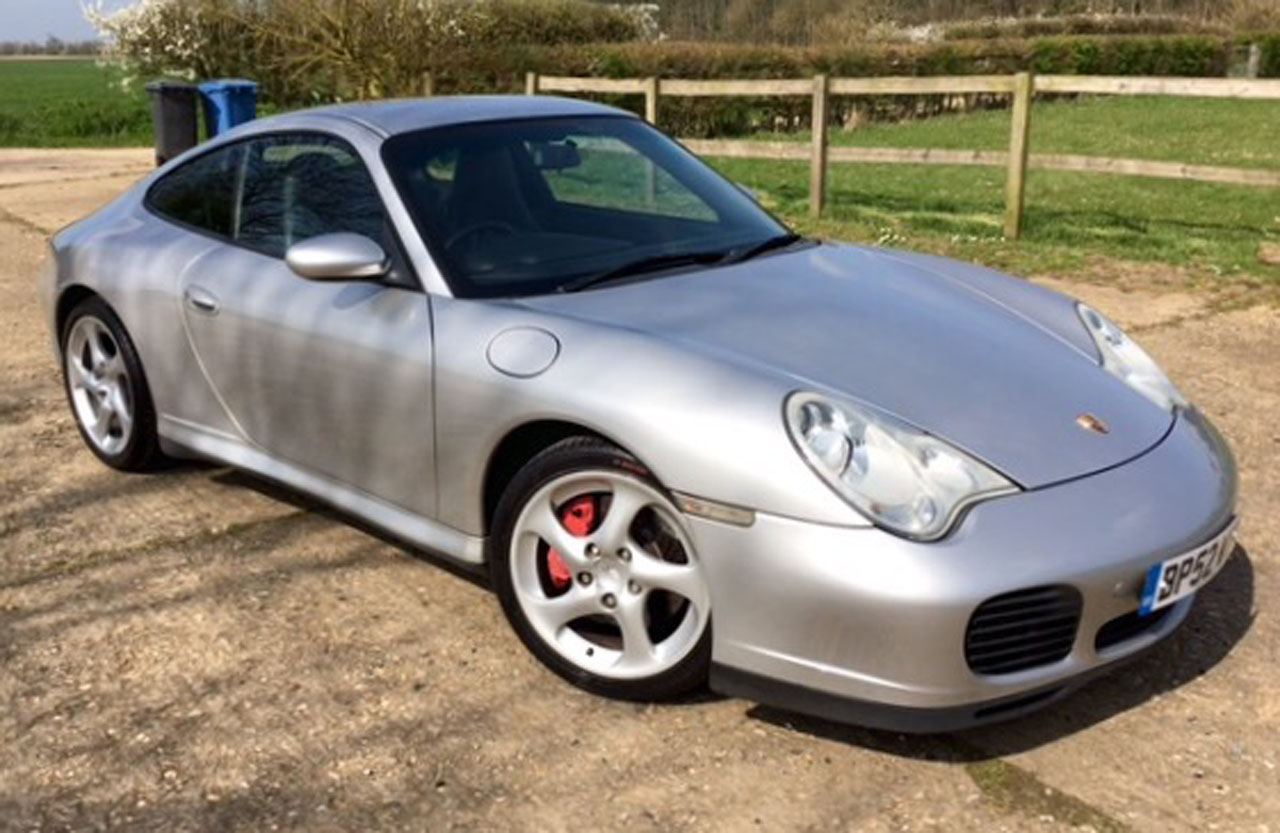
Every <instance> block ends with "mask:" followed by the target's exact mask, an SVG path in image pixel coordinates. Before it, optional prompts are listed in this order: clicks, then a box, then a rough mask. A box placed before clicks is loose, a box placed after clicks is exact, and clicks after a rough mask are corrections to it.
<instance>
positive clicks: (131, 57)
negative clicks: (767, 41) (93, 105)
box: [89, 0, 657, 103]
mask: <svg viewBox="0 0 1280 833" xmlns="http://www.w3.org/2000/svg"><path fill="white" fill-rule="evenodd" d="M654 12H655V10H654V9H652V8H651V7H649V6H640V7H632V8H621V7H613V6H605V5H600V4H594V3H587V2H584V0H138V2H135V3H134V4H133V5H131V6H127V7H125V8H124V9H121V10H119V11H116V12H111V13H108V12H106V11H105V10H104V7H103V6H102V5H101V0H99V3H98V5H96V6H94V7H91V8H90V9H89V16H90V19H91V20H92V21H93V22H94V23H95V24H96V26H97V28H98V30H99V32H100V33H102V34H103V35H105V36H107V37H108V38H109V40H110V41H111V43H112V48H111V53H110V56H111V57H112V58H113V59H114V60H116V61H117V62H118V63H121V64H124V65H125V66H126V67H127V68H128V69H129V70H130V73H131V74H132V75H134V76H142V77H154V76H158V75H171V76H178V77H187V78H209V77H216V76H228V75H252V76H253V77H256V78H258V79H259V80H260V82H261V83H262V86H263V93H264V95H266V96H267V97H269V98H272V99H274V100H276V101H278V102H281V103H300V102H305V101H313V100H319V99H325V98H334V97H349V96H360V97H374V96H381V95H412V94H415V93H417V92H418V91H419V90H420V89H421V83H422V76H423V74H424V73H425V72H427V71H430V70H433V69H436V68H438V67H442V66H447V65H449V64H450V63H451V62H452V61H453V60H454V58H455V57H456V56H457V55H459V54H462V53H469V52H474V51H477V50H492V49H503V48H507V47H510V46H511V45H518V44H528V43H538V44H551V45H558V44H577V43H587V42H601V41H625V40H637V39H640V38H644V37H656V36H657V32H656V28H655V26H654Z"/></svg>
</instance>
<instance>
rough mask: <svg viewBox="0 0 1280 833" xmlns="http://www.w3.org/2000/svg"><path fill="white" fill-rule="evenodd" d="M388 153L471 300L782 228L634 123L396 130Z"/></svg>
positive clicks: (729, 247)
mask: <svg viewBox="0 0 1280 833" xmlns="http://www.w3.org/2000/svg"><path fill="white" fill-rule="evenodd" d="M383 159H384V160H385V161H386V163H387V167H388V169H389V171H390V172H391V175H392V177H393V178H394V179H395V181H396V185H397V187H398V188H399V190H400V192H401V195H402V196H403V197H404V199H405V202H406V203H407V204H408V205H409V208H410V211H411V212H412V214H413V216H414V220H415V223H416V224H417V226H418V229H419V231H420V232H421V234H422V235H423V237H424V239H425V240H426V242H427V244H428V246H429V247H430V248H431V250H432V253H433V254H434V256H435V257H436V259H437V260H438V261H439V263H440V265H441V266H442V268H443V269H444V272H445V275H446V277H447V278H448V280H449V283H450V285H451V287H452V289H453V291H454V293H455V294H456V295H459V296H462V297H478V296H497V295H529V294H537V293H543V292H551V291H555V290H556V289H558V288H561V287H563V286H565V285H567V284H571V283H573V282H575V281H581V280H582V279H583V278H589V277H590V276H592V275H598V274H603V273H605V272H608V271H610V270H613V269H617V268H619V267H622V266H624V265H625V264H631V263H634V262H636V261H638V260H642V259H645V258H657V257H661V258H666V257H668V256H670V257H678V256H680V255H682V254H694V253H696V254H699V255H703V254H707V253H717V252H723V253H725V254H726V255H727V254H729V253H731V252H733V251H734V250H736V249H740V248H742V247H749V246H751V245H753V244H755V243H759V242H761V241H763V240H766V239H769V238H772V237H775V236H777V235H779V234H783V233H785V232H786V229H785V228H784V227H783V226H782V225H781V224H780V223H778V221H777V220H775V219H773V218H772V217H771V216H769V214H768V213H767V212H765V211H764V210H763V209H761V208H760V207H759V206H758V205H756V204H755V202H753V201H752V200H751V199H750V198H748V197H747V196H746V195H745V194H743V193H742V191H741V190H739V189H738V188H737V187H736V186H734V185H733V184H732V183H730V182H727V181H726V180H725V179H723V178H722V177H721V176H720V175H719V174H717V173H715V172H714V171H712V170H711V169H710V168H708V167H707V166H706V165H705V164H703V163H702V162H701V161H699V160H698V159H697V157H695V156H693V155H692V154H690V153H689V152H687V151H686V150H684V149H683V148H681V147H680V146H679V145H677V144H676V143H675V142H673V141H671V140H670V139H669V138H667V137H666V136H664V135H663V134H662V133H660V132H659V131H657V130H655V129H653V128H652V127H650V126H649V125H647V124H645V123H644V122H642V121H639V120H638V119H631V118H625V117H616V116H599V117H588V118H552V119H529V120H521V121H510V122H485V123H479V124H464V125H457V126H453V127H445V128H434V129H430V130H424V131H419V132H417V133H410V134H405V135H402V136H396V137H393V138H392V139H389V140H388V141H387V142H386V144H385V145H384V146H383Z"/></svg>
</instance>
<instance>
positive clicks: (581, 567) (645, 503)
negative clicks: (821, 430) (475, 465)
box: [489, 437, 711, 701]
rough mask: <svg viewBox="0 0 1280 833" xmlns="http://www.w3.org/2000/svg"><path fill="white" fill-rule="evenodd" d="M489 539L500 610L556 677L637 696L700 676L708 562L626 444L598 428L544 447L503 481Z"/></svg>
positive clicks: (691, 685)
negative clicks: (590, 433) (597, 431)
mask: <svg viewBox="0 0 1280 833" xmlns="http://www.w3.org/2000/svg"><path fill="white" fill-rule="evenodd" d="M615 510H617V512H616V513H615ZM571 530H572V531H571ZM553 539H554V542H555V544H554V546H553V544H552V540H553ZM489 547H490V550H489V565H490V571H491V574H492V581H493V586H494V589H495V590H496V591H497V595H498V600H499V601H500V602H501V604H502V610H503V612H504V613H505V614H506V616H507V620H508V621H509V622H510V623H511V626H512V628H514V629H515V632H516V634H517V635H518V636H519V637H520V639H521V641H522V642H524V644H525V646H526V647H528V649H529V650H530V651H531V652H532V653H533V655H534V656H536V657H537V658H538V659H539V660H540V661H541V662H542V663H543V664H544V665H546V666H547V667H548V668H550V669H551V670H552V671H554V672H556V673H557V674H559V675H560V676H561V677H563V678H564V679H566V680H568V681H569V682H571V683H573V684H574V685H576V686H578V687H579V688H582V689H585V690H587V691H590V692H593V693H595V694H602V695H605V696H608V697H614V698H619V699H624V700H638V701H656V700H668V699H672V698H675V697H679V696H681V695H684V694H687V693H689V692H690V691H693V690H695V689H698V688H701V687H703V686H705V684H706V680H707V670H708V668H709V666H710V662H711V610H710V594H709V592H708V590H707V584H706V576H705V571H704V570H703V568H702V565H701V563H700V562H699V561H698V559H697V555H696V553H695V552H694V550H693V546H692V544H691V542H690V538H689V535H688V533H687V531H686V530H685V529H684V526H683V523H682V521H681V520H680V513H679V511H678V510H677V509H676V508H675V506H674V504H673V503H672V502H671V498H670V497H669V495H668V494H667V492H666V491H665V490H664V489H663V488H662V486H661V485H660V484H659V483H658V482H657V480H655V479H654V477H653V476H652V475H651V474H649V472H648V471H647V470H646V469H645V468H644V466H642V465H641V464H640V463H639V462H638V461H637V460H636V459H635V458H634V457H632V456H631V455H630V454H627V453H626V452H625V451H623V450H621V449H619V448H617V447H616V446H613V445H611V444H609V443H607V442H605V441H603V440H601V439H598V438H595V437H571V438H569V439H566V440H562V441H560V442H558V443H556V444H555V445H553V446H551V447H549V448H547V449H545V450H544V451H542V452H541V453H539V454H538V455H537V456H535V457H534V458H533V459H532V460H530V461H529V463H527V464H526V465H525V467H524V468H522V469H521V470H520V471H519V472H518V473H517V474H516V476H515V477H514V478H513V479H512V481H511V483H510V484H509V485H508V486H507V489H506V491H505V492H504V493H503V495H502V499H501V500H500V501H499V503H498V507H497V510H496V512H495V516H494V528H493V535H491V536H490V543H489ZM557 559H558V560H559V563H558V564H557V563H556V560H557Z"/></svg>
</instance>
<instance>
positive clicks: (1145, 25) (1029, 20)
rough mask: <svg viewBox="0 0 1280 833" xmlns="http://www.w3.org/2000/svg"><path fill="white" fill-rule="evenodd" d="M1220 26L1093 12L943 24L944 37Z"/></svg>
mask: <svg viewBox="0 0 1280 833" xmlns="http://www.w3.org/2000/svg"><path fill="white" fill-rule="evenodd" d="M1226 33H1227V29H1226V27H1224V26H1221V25H1218V24H1213V23H1206V22H1203V21H1199V20H1195V19H1193V18H1189V17H1178V16H1175V15H1158V14H1140V15H1095V14H1073V15H1063V16H1061V17H1023V18H996V19H991V20H976V21H964V22H960V23H951V24H946V25H945V26H944V27H943V33H942V36H943V37H944V38H946V39H947V40H973V39H977V38H1038V37H1044V36H1048V35H1186V34H1226Z"/></svg>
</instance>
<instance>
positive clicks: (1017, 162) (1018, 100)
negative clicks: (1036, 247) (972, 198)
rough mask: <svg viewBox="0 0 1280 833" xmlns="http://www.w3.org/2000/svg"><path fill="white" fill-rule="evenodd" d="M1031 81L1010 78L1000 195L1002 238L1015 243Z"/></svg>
mask: <svg viewBox="0 0 1280 833" xmlns="http://www.w3.org/2000/svg"><path fill="white" fill-rule="evenodd" d="M1034 95H1035V80H1034V79H1033V78H1032V77H1031V73H1029V72H1019V73H1018V74H1017V75H1015V76H1014V77H1013V124H1012V126H1011V129H1010V131H1009V173H1008V175H1007V178H1006V180H1005V192H1004V236H1005V238H1006V239H1008V240H1017V239H1018V237H1019V236H1020V235H1021V234H1022V206H1023V203H1024V197H1023V195H1024V193H1025V191H1026V184H1027V152H1028V149H1029V148H1030V144H1029V142H1028V139H1029V138H1030V132H1031V99H1032V97H1033V96H1034Z"/></svg>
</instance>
